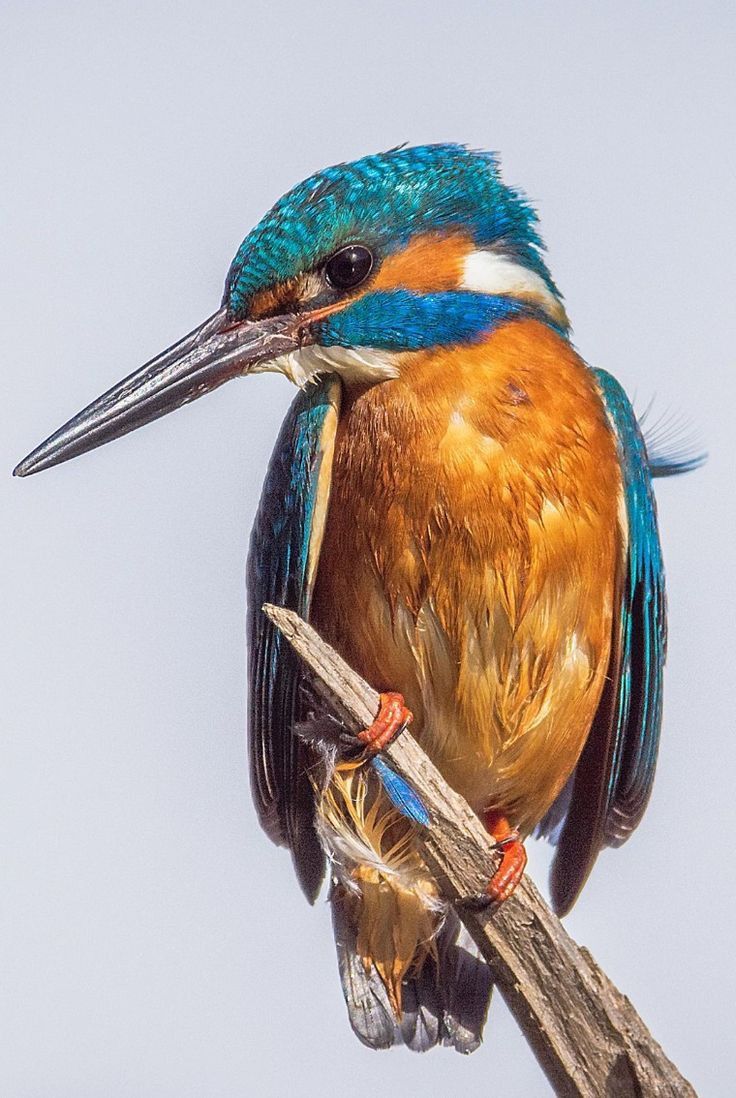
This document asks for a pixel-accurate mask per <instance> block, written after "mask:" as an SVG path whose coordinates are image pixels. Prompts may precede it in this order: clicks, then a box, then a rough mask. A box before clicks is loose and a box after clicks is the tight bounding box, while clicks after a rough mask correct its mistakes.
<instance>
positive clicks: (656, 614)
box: [551, 370, 667, 912]
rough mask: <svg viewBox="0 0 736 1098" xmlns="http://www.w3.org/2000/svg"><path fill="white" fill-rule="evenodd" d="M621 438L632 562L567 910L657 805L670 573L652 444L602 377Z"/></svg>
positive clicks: (566, 871) (625, 577)
mask: <svg viewBox="0 0 736 1098" xmlns="http://www.w3.org/2000/svg"><path fill="white" fill-rule="evenodd" d="M594 373H595V376H596V380H597V382H598V385H599V387H600V391H601V396H602V398H603V401H604V404H605V408H606V412H607V415H608V418H609V420H610V423H611V427H612V429H613V431H614V433H615V435H616V440H617V445H618V453H619V460H620V462H621V468H622V471H623V479H624V485H623V487H624V514H625V523H624V524H625V527H626V529H625V538H626V540H625V551H626V555H625V560H624V565H623V568H622V571H621V576H620V578H619V582H618V585H617V591H616V606H617V612H616V613H615V614H614V624H613V636H612V644H611V657H610V663H609V668H608V674H607V680H606V686H605V688H604V691H603V696H602V698H601V702H600V705H599V708H598V712H597V713H596V716H595V719H594V722H593V725H592V728H591V731H590V735H589V736H588V740H587V742H586V745H585V748H584V750H583V753H582V755H581V758H580V761H579V763H578V766H577V769H576V772H575V776H574V781H573V785H572V793H571V797H570V805H569V808H568V809H567V813H566V816H565V821H564V824H563V827H562V830H561V833H560V836H559V840H558V849H557V854H556V857H555V861H554V864H553V867H552V877H551V889H552V898H553V901H554V903H555V907H556V909H557V910H558V911H561V912H565V911H568V910H569V909H570V907H571V906H572V904H573V903H574V902H575V899H576V898H577V896H578V893H579V892H580V889H581V888H582V886H583V884H584V883H585V881H586V879H587V876H588V874H589V873H590V870H591V868H592V866H593V863H594V861H595V859H596V857H597V855H598V853H599V851H600V850H601V848H602V847H603V846H620V845H621V843H623V842H625V841H626V839H627V838H628V837H629V835H630V834H631V833H632V831H633V830H634V829H635V828H636V826H637V825H638V823H639V822H640V820H641V818H642V816H643V814H644V810H645V808H646V806H647V802H648V800H649V797H650V794H651V790H652V783H653V781H654V771H655V766H656V761H657V751H658V747H659V734H660V726H661V723H662V674H663V668H664V662H665V654H666V647H667V627H666V599H665V584H664V567H663V564H662V553H661V547H660V542H659V532H658V528H657V510H656V503H655V500H654V492H653V489H652V473H651V470H650V464H649V458H648V455H647V450H646V444H645V442H644V438H643V436H642V433H641V430H640V428H639V424H638V423H637V420H636V416H635V415H634V411H633V408H632V407H631V404H630V402H629V400H628V397H627V396H626V394H625V392H624V390H623V389H622V388H621V386H620V385H619V383H618V382H617V381H616V380H615V378H613V377H611V375H610V374H608V373H606V372H605V371H603V370H595V371H594Z"/></svg>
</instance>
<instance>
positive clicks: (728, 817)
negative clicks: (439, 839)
mask: <svg viewBox="0 0 736 1098" xmlns="http://www.w3.org/2000/svg"><path fill="white" fill-rule="evenodd" d="M734 15H735V12H734V7H733V5H732V4H730V3H728V2H725V0H724V2H721V3H707V2H706V3H704V2H692V3H680V2H677V0H668V2H667V3H648V4H640V3H632V2H628V0H626V2H620V3H617V4H588V3H584V2H579V3H576V2H558V3H553V4H550V3H545V2H536V3H531V2H529V3H527V2H520V3H517V4H508V3H505V4H500V3H495V2H482V3H463V2H459V3H438V2H429V3H428V2H425V3H405V4H395V3H387V2H378V3H373V4H370V5H368V4H358V3H344V2H343V3H337V2H336V3H329V2H322V0H318V2H312V3H309V4H305V3H277V2H270V3H268V4H254V3H248V2H247V0H240V2H238V3H225V2H222V0H209V2H207V3H204V2H189V3H173V2H172V3H163V2H160V0H153V2H152V0H147V2H145V3H136V2H133V3H125V4H123V3H105V4H95V3H90V2H87V3H84V2H79V3H71V2H68V3H38V2H33V0H25V2H23V3H20V2H13V0H5V2H4V3H3V5H2V11H1V12H0V54H2V96H1V97H0V113H1V115H2V151H1V157H2V165H3V168H2V173H1V178H0V188H2V197H1V199H0V209H1V211H2V237H3V239H2V245H1V249H0V279H1V281H2V285H1V288H0V302H1V308H2V371H1V373H0V384H1V386H2V399H1V401H0V415H1V416H2V420H3V422H2V429H1V431H0V470H1V471H2V475H0V493H1V503H0V507H1V512H0V514H1V516H2V518H1V521H2V538H1V539H0V558H1V559H0V583H2V595H1V605H2V616H1V621H2V625H1V627H0V628H1V629H2V637H3V639H2V658H1V659H0V676H1V677H2V694H1V697H2V706H1V710H0V712H1V715H0V724H1V726H2V729H1V730H2V758H1V760H0V786H1V788H0V814H1V816H2V819H1V821H0V850H1V853H2V884H1V886H0V895H1V897H2V898H1V900H0V953H1V954H2V956H1V957H0V972H1V974H2V975H1V977H0V996H1V998H0V1034H2V1037H1V1038H0V1042H1V1044H2V1052H1V1053H0V1094H2V1095H3V1096H4V1098H97V1096H99V1095H105V1096H108V1098H139V1096H140V1098H200V1096H201V1098H209V1096H212V1098H235V1096H238V1098H239V1096H249V1095H263V1096H267V1098H271V1096H272V1098H277V1096H279V1098H280V1096H282V1095H284V1094H293V1095H296V1096H302V1095H304V1096H312V1095H325V1094H328V1095H332V1094H337V1093H340V1092H341V1091H344V1092H345V1093H347V1094H350V1095H351V1098H368V1096H373V1095H375V1094H382V1093H391V1094H395V1093H403V1094H408V1095H415V1094H417V1095H423V1096H427V1098H432V1096H443V1095H449V1094H455V1093H461V1092H463V1091H465V1092H471V1091H472V1092H473V1093H477V1094H496V1095H503V1096H504V1098H514V1096H519V1098H522V1096H523V1098H528V1096H530V1095H531V1096H534V1095H545V1094H547V1093H549V1089H548V1086H547V1084H546V1082H545V1080H544V1078H543V1076H542V1074H541V1072H540V1071H539V1069H538V1067H537V1066H536V1064H535V1062H534V1060H533V1058H532V1056H531V1054H530V1053H529V1051H528V1049H527V1048H526V1046H525V1044H524V1042H523V1040H522V1039H521V1037H520V1036H519V1034H518V1033H517V1031H516V1029H515V1026H514V1023H513V1021H512V1020H511V1019H510V1018H509V1016H508V1015H507V1013H506V1011H505V1009H504V1008H503V1005H502V1003H501V1002H500V1000H499V1001H497V1002H496V1003H495V1005H494V1007H493V1009H492V1015H491V1019H490V1023H489V1025H488V1029H487V1038H486V1042H485V1045H484V1047H483V1048H482V1050H481V1051H479V1052H478V1053H476V1054H475V1055H474V1056H472V1057H470V1058H469V1059H467V1060H463V1059H461V1058H460V1057H458V1056H456V1055H454V1054H453V1053H451V1052H449V1051H444V1050H438V1051H436V1052H433V1053H431V1054H429V1055H427V1056H425V1057H424V1058H420V1057H417V1056H413V1055H411V1054H409V1053H407V1052H405V1051H403V1050H399V1051H395V1052H393V1053H388V1054H386V1053H384V1054H374V1053H370V1052H368V1051H367V1050H365V1049H363V1048H362V1047H361V1046H360V1045H359V1044H358V1043H357V1041H356V1040H355V1039H354V1038H353V1036H352V1034H351V1033H350V1031H349V1029H348V1026H347V1022H346V1018H345V1016H344V1007H343V1003H342V999H341V995H340V990H339V985H338V979H337V974H336V966H335V960H334V956H333V946H332V941H331V932H330V928H329V920H328V912H327V910H326V908H325V905H324V903H322V902H320V903H318V904H317V905H316V907H315V908H314V909H310V908H309V907H308V906H307V905H306V903H305V902H304V901H303V899H302V897H301V895H300V893H299V891H298V889H297V887H296V884H295V882H294V879H293V877H292V873H291V869H290V865H289V860H288V857H287V856H286V855H285V854H284V853H283V852H281V851H278V850H276V849H275V848H274V847H273V846H271V845H270V843H269V842H268V841H267V840H266V838H265V837H264V836H263V835H262V834H261V832H260V831H259V829H258V826H257V824H256V821H255V817H254V813H253V810H252V808H251V805H250V800H249V793H248V782H247V770H246V761H245V751H244V726H245V718H244V712H245V671H244V662H245V657H244V635H243V634H244V618H243V603H244V581H243V562H244V555H245V547H246V540H247V536H248V530H249V527H250V523H251V520H252V516H253V511H254V508H255V506H256V501H257V497H258V492H259V488H260V483H261V480H262V478H263V475H264V471H265V467H266V462H267V458H268V454H269V450H270V447H271V445H272V442H273V440H274V438H275V435H276V431H277V428H278V424H279V421H280V419H281V417H282V415H283V413H284V410H285V408H286V407H287V403H288V401H289V400H290V399H291V396H292V393H291V391H290V389H289V386H288V384H287V383H286V382H285V381H284V380H283V379H279V378H275V377H258V378H253V379H249V380H248V381H247V382H238V383H237V384H235V383H233V384H231V385H228V386H226V387H224V388H223V389H220V390H218V391H217V393H215V394H214V395H211V396H209V397H208V398H207V399H205V400H203V401H201V402H198V403H197V404H195V405H193V406H191V407H188V408H186V409H185V410H183V411H181V412H179V413H177V414H176V415H174V416H171V417H169V418H167V419H165V420H162V421H161V422H159V423H157V424H155V425H154V426H151V427H148V428H147V429H145V430H144V431H142V432H140V433H137V434H134V435H131V436H129V437H128V438H126V439H124V440H122V441H120V442H117V443H115V444H113V445H112V446H110V447H107V448H105V449H103V450H99V451H97V452H95V453H92V454H90V455H87V456H85V457H84V458H82V459H79V460H78V461H75V462H73V463H71V464H69V465H64V466H61V467H60V468H58V469H54V470H51V471H50V472H46V473H43V474H42V475H40V476H38V477H34V478H32V479H29V480H25V481H17V480H16V481H13V480H11V478H10V470H11V468H12V467H13V465H14V464H15V462H16V461H17V460H18V459H19V458H21V457H22V456H23V455H24V454H25V453H26V452H27V451H28V450H29V449H30V448H31V447H32V446H33V445H35V444H36V443H38V442H39V441H40V440H41V439H42V438H44V437H45V436H46V435H47V434H48V433H50V431H51V430H53V429H55V428H56V427H57V426H59V424H60V423H61V422H62V421H64V420H65V419H66V418H68V416H69V415H71V414H72V413H73V412H75V411H77V410H78V409H79V408H80V407H81V406H82V405H84V404H86V403H87V402H88V400H90V399H91V398H92V397H94V396H96V395H98V393H100V392H101V391H102V390H104V389H105V388H107V387H108V386H109V385H110V384H111V383H112V382H114V381H116V380H117V379H118V378H119V377H121V376H123V375H124V374H126V373H128V372H129V371H130V370H131V369H133V368H134V367H135V366H137V365H139V364H140V363H141V362H143V361H144V360H145V359H146V358H148V357H149V356H151V355H152V354H153V353H154V352H156V351H157V350H159V349H161V348H163V347H164V346H166V345H168V344H169V343H171V342H172V341H173V340H174V339H175V338H176V337H177V336H179V335H180V334H182V333H183V332H185V331H188V330H189V329H190V328H191V327H193V326H194V324H195V323H197V322H198V321H200V320H201V319H202V318H204V317H205V316H206V315H208V314H209V313H211V312H212V311H213V310H214V308H216V306H217V305H218V302H219V296H220V293H221V288H222V283H223V279H224V275H225V272H226V269H227V266H228V264H229V261H230V259H231V257H232V255H233V254H234V252H235V249H236V247H237V245H238V244H239V242H240V240H241V238H242V237H243V236H244V235H245V233H246V232H247V230H248V229H249V228H250V226H251V225H252V224H253V223H254V222H255V220H256V219H257V218H258V217H259V216H260V215H261V213H262V212H263V211H264V210H265V209H266V208H267V207H268V206H269V205H270V204H271V203H272V202H273V201H274V200H275V199H276V198H277V197H278V196H279V195H280V194H281V193H282V192H283V191H284V190H286V189H287V188H288V187H289V186H291V185H292V184H293V183H294V182H296V181H298V180H299V179H300V178H302V177H303V176H304V175H306V174H308V173H310V172H312V171H313V170H315V169H317V168H320V167H322V166H324V165H326V164H328V163H333V162H335V161H338V160H343V159H351V158H353V157H356V156H359V155H362V154H364V153H367V152H372V151H376V150H380V149H385V148H388V147H389V146H392V145H395V144H397V143H399V142H402V141H407V140H408V141H411V142H423V141H435V140H454V141H464V142H468V143H470V144H471V145H474V146H478V147H483V148H492V149H497V150H499V151H500V152H501V154H502V156H503V164H504V169H505V174H506V178H507V179H508V180H509V181H510V182H513V183H515V184H518V185H521V186H523V187H524V188H525V189H526V190H527V191H528V193H529V194H530V195H531V197H532V198H533V199H534V200H535V201H536V202H537V203H538V206H539V210H540V213H541V217H542V227H543V232H544V235H545V237H546V240H547V242H548V244H549V249H550V263H551V267H552V270H553V272H554V275H555V277H556V278H557V280H558V283H559V285H560V286H561V288H562V289H563V291H564V293H565V295H566V300H567V305H568V308H569V312H570V316H571V318H572V321H573V325H574V329H575V340H576V343H577V345H578V347H579V348H580V350H581V352H582V353H583V355H584V356H585V357H586V358H587V359H588V360H589V361H590V362H592V363H594V364H596V365H600V366H604V367H606V368H607V369H609V370H612V371H613V372H615V373H616V374H617V375H618V377H619V378H621V380H622V381H623V382H624V384H625V385H626V387H627V388H628V390H629V392H630V393H632V394H633V395H635V396H636V397H637V401H638V406H639V407H640V408H643V407H644V406H645V405H646V403H647V402H648V401H649V399H650V398H651V397H653V396H654V397H655V407H656V408H657V409H659V410H660V411H661V412H663V413H664V412H666V411H667V410H668V409H673V410H675V411H680V412H683V413H684V414H685V416H686V417H689V418H690V419H691V420H692V422H693V423H694V425H695V427H696V428H697V430H698V431H699V433H700V436H701V438H702V439H703V440H704V442H705V443H706V444H707V446H708V448H709V449H710V451H711V458H710V461H709V463H708V465H707V467H706V468H705V469H704V470H702V471H700V472H698V473H697V474H693V475H691V476H689V477H686V478H683V479H681V480H679V481H673V482H667V483H660V486H659V487H658V498H659V505H660V515H661V526H662V537H663V541H664V547H665V553H666V559H667V565H668V577H669V595H670V611H671V614H670V623H671V647H670V660H669V667H668V673H667V705H666V716H665V727H664V735H663V741H662V752H661V761H660V766H659V774H658V779H657V783H656V788H655V793H654V798H653V801H652V804H651V807H650V809H649V811H648V814H647V816H646V818H645V821H644V823H643V825H642V827H641V828H640V830H639V832H637V834H636V835H635V837H634V838H633V839H632V840H631V842H630V843H629V844H628V845H627V846H626V847H625V848H624V849H622V850H620V851H617V852H611V853H607V854H605V855H604V856H603V857H602V858H601V859H600V862H599V864H598V866H597V868H596V871H595V873H594V875H593V877H592V879H591V881H590V883H589V885H588V887H587V888H586V891H585V893H584V895H583V897H582V899H581V900H580V902H579V903H578V905H577V907H576V908H575V910H574V912H573V914H572V915H571V916H570V918H569V920H568V926H569V928H570V930H571V931H572V933H573V934H574V935H575V936H576V937H577V938H578V940H580V941H581V942H583V943H585V944H586V945H587V946H588V947H589V948H590V949H591V950H592V951H593V953H594V954H595V956H596V957H597V959H598V960H599V961H600V962H601V963H602V965H603V966H604V967H605V969H606V970H607V971H608V973H609V974H610V976H611V977H612V978H613V979H614V980H615V981H616V983H617V984H618V985H619V986H620V987H621V988H622V990H624V991H625V992H627V993H628V994H629V995H630V996H631V998H632V999H633V1001H634V1003H635V1004H636V1006H637V1008H638V1009H639V1011H640V1012H641V1014H642V1015H643V1017H644V1018H645V1019H646V1021H647V1022H648V1023H649V1025H650V1026H651V1028H652V1029H653V1031H654V1033H655V1035H656V1036H657V1037H658V1038H659V1039H660V1040H661V1042H662V1043H663V1045H664V1046H665V1048H666V1049H667V1051H668V1053H669V1054H670V1055H671V1056H672V1057H673V1058H674V1059H675V1060H676V1061H677V1063H678V1064H679V1066H680V1067H681V1069H682V1070H683V1072H684V1073H685V1074H686V1075H688V1076H689V1077H690V1078H691V1079H692V1081H693V1082H694V1083H695V1084H696V1086H697V1087H698V1088H700V1089H701V1091H702V1093H703V1094H710V1095H730V1094H733V1093H734V1091H735V1090H736V1073H735V1072H734V1067H733V1056H732V1047H731V1046H732V1043H733V1038H732V1018H733V1003H734V998H735V997H736V964H735V963H734V959H733V957H734V942H733V934H732V931H733V927H734V919H733V907H734V903H736V879H735V874H734V864H735V861H736V860H735V859H734V855H733V833H734V819H735V817H736V811H735V810H734V804H733V789H734V764H735V762H736V736H735V735H734V716H733V714H734V696H733V695H734V686H733V683H734V674H733V660H734V650H735V648H736V644H735V641H736V636H735V630H734V621H735V620H736V606H735V605H734V594H733V578H734V567H735V563H736V562H735V561H734V548H733V542H734V533H735V532H736V531H735V529H734V524H733V518H732V509H733V492H734V483H735V481H736V461H735V455H734V449H735V447H734V414H735V412H734V396H735V395H736V388H735V386H734V370H735V369H736V366H735V364H734V352H733V348H734V343H735V342H736V332H735V331H734V314H735V310H734V291H735V290H736V279H735V278H734V270H733V254H734V232H733V230H734V213H733V210H734V190H733V181H734V175H735V171H734V168H735V165H734V144H733V117H734V99H733V70H734V58H733V41H734V32H735V31H736V25H735V24H736V19H735V18H734ZM547 858H548V852H547V851H546V849H545V848H544V847H538V846H537V847H535V848H534V849H533V850H532V858H531V869H532V872H533V874H534V875H535V877H536V878H537V879H538V880H539V881H540V883H544V878H545V873H546V864H547Z"/></svg>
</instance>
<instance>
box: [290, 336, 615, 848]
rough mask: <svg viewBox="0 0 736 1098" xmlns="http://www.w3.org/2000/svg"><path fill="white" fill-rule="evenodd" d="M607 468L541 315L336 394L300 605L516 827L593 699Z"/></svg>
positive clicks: (438, 757)
mask: <svg viewBox="0 0 736 1098" xmlns="http://www.w3.org/2000/svg"><path fill="white" fill-rule="evenodd" d="M620 497H621V481H620V472H619V467H618V462H617V459H616V452H615V445H614V441H613V437H612V435H611V432H610V430H609V428H608V424H607V422H606V419H605V414H604V411H603V407H602V404H601V401H600V398H599V396H598V394H597V391H596V389H595V386H594V384H593V381H592V378H591V376H590V373H589V372H588V370H587V369H586V367H585V366H584V364H583V363H582V362H581V360H580V359H579V358H578V356H577V355H576V354H575V352H574V351H573V350H572V348H571V347H570V346H569V344H568V343H567V342H566V341H564V340H563V339H561V338H559V337H558V336H557V335H555V334H554V333H553V332H552V331H551V330H550V329H549V328H547V327H546V326H545V325H543V324H541V323H538V322H536V321H525V322H519V323H514V324H509V325H507V326H506V327H504V328H502V329H500V330H499V331H498V332H496V333H495V334H494V335H493V336H491V337H490V338H489V339H488V340H487V341H486V342H485V343H483V344H479V345H476V346H474V347H472V348H469V349H468V348H465V349H457V348H451V349H447V350H443V351H435V352H431V353H430V352H427V353H424V352H421V353H414V354H411V355H407V356H405V359H404V361H403V363H402V369H401V376H400V377H399V378H398V379H396V380H394V381H388V382H385V383H383V384H380V385H376V386H373V387H372V388H368V389H363V390H358V389H355V390H352V391H348V392H347V393H346V396H345V401H344V405H343V412H342V416H341V420H340V424H339V427H338V432H337V438H336V443H335V457H334V465H333V484H332V495H331V500H330V509H329V513H328V518H327V525H326V531H325V537H324V542H323V546H322V554H321V558H320V564H319V570H318V575H317V581H316V586H315V593H314V602H313V610H312V620H313V621H314V622H315V624H316V626H317V628H319V629H320V630H321V631H322V632H323V633H324V634H325V635H326V636H327V638H328V639H329V640H330V641H331V642H332V643H333V644H334V645H335V646H336V647H337V648H338V649H339V650H340V651H341V652H342V653H343V654H344V655H345V657H346V658H347V659H348V660H349V661H350V662H351V663H352V664H353V665H354V666H355V667H356V669H357V670H359V671H360V672H361V673H362V674H363V675H364V676H365V678H366V679H367V680H368V681H369V682H371V683H372V685H373V686H375V687H376V688H378V689H394V690H400V691H402V692H403V693H404V695H405V697H406V699H407V703H408V704H409V706H410V707H411V708H412V710H413V711H414V714H415V724H414V725H413V728H412V730H413V731H414V732H415V734H416V735H417V736H418V737H419V739H420V740H421V742H422V743H423V745H424V747H425V749H426V750H427V751H428V752H429V753H430V755H431V756H432V757H433V758H434V761H435V762H436V763H437V765H438V766H439V767H440V769H441V770H442V771H443V773H444V775H445V777H446V778H447V779H448V781H450V782H451V784H452V785H454V786H455V787H456V788H457V789H458V790H459V791H460V792H462V793H463V794H464V795H465V796H466V797H467V798H468V800H469V801H470V803H471V804H472V806H473V807H474V808H475V809H476V810H477V811H481V810H483V809H485V808H489V807H493V808H496V809H499V810H502V811H504V812H505V813H506V814H507V815H508V816H509V817H510V819H511V820H512V822H513V823H514V824H516V825H517V826H519V827H520V828H521V829H522V830H524V831H528V830H530V829H531V828H532V827H533V826H534V824H535V823H537V822H538V821H539V819H541V817H542V816H543V815H544V812H545V811H546V809H547V808H548V807H549V805H550V804H551V803H552V801H553V800H554V798H555V796H556V795H557V793H558V792H559V791H560V789H561V788H562V786H563V785H564V783H565V781H566V779H567V777H568V775H569V774H570V772H571V770H572V768H573V767H574V765H575V763H576V761H577V758H578V756H579V754H580V751H581V750H582V746H583V744H584V742H585V738H586V735H587V732H588V730H589V728H590V724H591V721H592V718H593V715H594V713H595V709H596V707H597V704H598V700H599V698H600V693H601V689H602V685H603V679H604V676H605V671H606V666H607V661H608V656H609V648H610V634H611V621H612V614H613V601H614V584H615V582H616V578H617V573H618V570H619V568H620V562H621V559H622V534H621V531H620V529H619V523H618V514H619V501H620Z"/></svg>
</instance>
